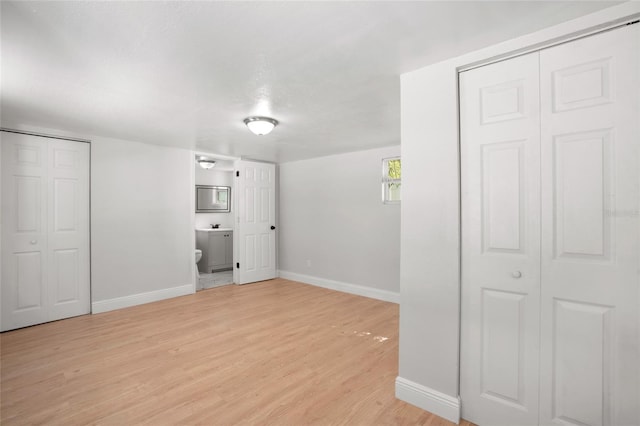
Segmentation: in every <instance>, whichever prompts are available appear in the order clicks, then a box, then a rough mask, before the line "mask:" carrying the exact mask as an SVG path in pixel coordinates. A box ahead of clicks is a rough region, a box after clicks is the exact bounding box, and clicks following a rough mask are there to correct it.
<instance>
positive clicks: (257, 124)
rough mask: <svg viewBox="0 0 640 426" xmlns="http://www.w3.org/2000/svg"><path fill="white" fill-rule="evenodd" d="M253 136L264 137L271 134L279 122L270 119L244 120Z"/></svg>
mask: <svg viewBox="0 0 640 426" xmlns="http://www.w3.org/2000/svg"><path fill="white" fill-rule="evenodd" d="M244 124H246V125H247V127H248V128H249V130H251V132H253V134H255V135H258V136H262V135H266V134H269V133H271V131H272V130H273V128H274V127H276V126H277V125H278V120H274V119H273V118H269V117H247V118H245V119H244Z"/></svg>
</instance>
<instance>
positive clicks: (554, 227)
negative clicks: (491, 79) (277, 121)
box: [540, 25, 640, 425]
mask: <svg viewBox="0 0 640 426" xmlns="http://www.w3.org/2000/svg"><path fill="white" fill-rule="evenodd" d="M638 27H639V26H638V25H632V26H627V27H623V28H621V29H616V30H612V31H609V32H606V33H602V34H599V35H595V36H591V37H587V38H584V39H581V40H578V41H574V42H572V43H568V44H564V45H559V46H556V47H553V48H550V49H546V50H543V51H542V52H541V54H540V70H541V75H540V81H541V86H540V91H541V92H540V94H541V108H542V116H541V117H542V119H541V123H542V127H541V149H542V150H541V161H542V198H541V202H542V209H541V211H542V240H541V241H542V270H541V273H542V298H541V308H542V311H541V381H540V383H541V389H540V395H541V424H552V423H553V424H580V425H631V424H640V408H639V405H640V404H639V399H638V398H639V397H638V383H640V376H639V374H640V371H639V367H638V364H639V362H638V360H639V359H640V350H639V341H638V340H639V334H638V333H639V329H638V321H639V317H638V305H639V292H638V288H639V280H638V270H640V269H639V268H640V264H639V257H640V251H639V249H638V240H639V238H638V237H639V233H640V226H639V223H640V220H639V217H638V211H639V210H638V207H639V205H640V197H639V193H638V183H639V181H640V174H639V173H638V170H639V169H640V158H639V149H638V146H639V143H638V141H639V140H640V132H639V123H640V115H639V113H638V111H639V110H638V98H639V96H638V95H639V90H640V86H639V85H638V78H639V75H640V69H639V67H638V63H639V60H640V56H639V52H640V43H639V37H640V36H639V34H640V33H639V29H638Z"/></svg>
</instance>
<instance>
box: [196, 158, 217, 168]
mask: <svg viewBox="0 0 640 426" xmlns="http://www.w3.org/2000/svg"><path fill="white" fill-rule="evenodd" d="M198 164H199V165H200V167H202V168H203V169H206V170H209V169H212V168H213V166H215V165H216V162H215V161H213V160H208V159H206V158H201V159H199V160H198Z"/></svg>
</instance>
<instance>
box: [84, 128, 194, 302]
mask: <svg viewBox="0 0 640 426" xmlns="http://www.w3.org/2000/svg"><path fill="white" fill-rule="evenodd" d="M191 161H192V154H191V152H190V151H187V150H183V149H177V148H167V147H159V146H154V145H147V144H142V143H137V142H131V141H119V140H106V139H100V138H93V139H92V143H91V278H92V287H91V289H92V294H91V298H92V302H93V303H94V312H95V311H96V310H97V311H102V310H109V309H114V308H117V307H122V306H127V305H131V304H137V303H144V302H147V301H151V300H153V299H158V298H164V297H163V296H167V297H169V296H176V295H180V294H185V293H188V292H190V291H192V286H193V274H194V270H195V269H194V268H195V264H192V261H193V259H194V258H193V256H194V255H193V252H194V246H193V235H192V234H193V228H192V217H193V206H192V204H191V200H192V197H191V191H192V190H193V189H192V184H191V183H192V180H191V173H192V169H191ZM190 289H191V290H190ZM141 294H147V295H146V296H140V295H141Z"/></svg>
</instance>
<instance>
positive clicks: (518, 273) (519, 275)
mask: <svg viewBox="0 0 640 426" xmlns="http://www.w3.org/2000/svg"><path fill="white" fill-rule="evenodd" d="M511 276H512V277H513V278H520V277H521V276H522V272H520V271H513V272H512V273H511Z"/></svg>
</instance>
